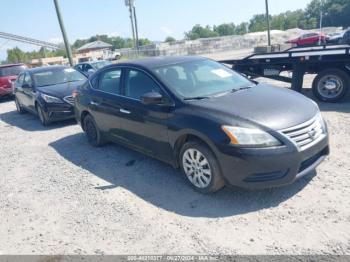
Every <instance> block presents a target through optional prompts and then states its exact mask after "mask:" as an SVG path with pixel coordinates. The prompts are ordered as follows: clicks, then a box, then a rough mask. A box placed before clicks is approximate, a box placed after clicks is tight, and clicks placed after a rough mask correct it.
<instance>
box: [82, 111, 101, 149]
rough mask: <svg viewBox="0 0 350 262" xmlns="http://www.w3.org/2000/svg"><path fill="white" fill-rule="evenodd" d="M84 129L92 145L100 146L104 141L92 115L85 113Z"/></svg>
mask: <svg viewBox="0 0 350 262" xmlns="http://www.w3.org/2000/svg"><path fill="white" fill-rule="evenodd" d="M83 123H84V131H85V134H86V137H87V139H88V141H89V143H90V144H91V145H92V146H94V147H101V146H103V145H104V144H105V143H106V142H105V140H104V139H103V137H102V134H101V132H100V130H99V129H98V127H97V125H96V122H95V120H94V119H93V118H92V116H90V115H87V116H86V117H85V118H84V120H83Z"/></svg>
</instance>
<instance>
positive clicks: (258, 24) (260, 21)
mask: <svg viewBox="0 0 350 262" xmlns="http://www.w3.org/2000/svg"><path fill="white" fill-rule="evenodd" d="M265 30H267V23H266V15H265V14H260V15H254V16H253V18H252V19H250V23H249V31H250V32H260V31H265Z"/></svg>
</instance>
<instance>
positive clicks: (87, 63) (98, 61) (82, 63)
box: [76, 60, 108, 66]
mask: <svg viewBox="0 0 350 262" xmlns="http://www.w3.org/2000/svg"><path fill="white" fill-rule="evenodd" d="M100 62H108V61H107V60H96V61H87V62H81V63H78V64H76V66H77V65H89V64H93V63H100Z"/></svg>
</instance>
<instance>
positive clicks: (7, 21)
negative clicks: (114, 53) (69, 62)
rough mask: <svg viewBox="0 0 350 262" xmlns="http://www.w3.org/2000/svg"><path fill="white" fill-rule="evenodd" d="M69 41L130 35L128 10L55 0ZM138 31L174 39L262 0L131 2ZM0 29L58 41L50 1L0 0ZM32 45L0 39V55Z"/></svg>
mask: <svg viewBox="0 0 350 262" xmlns="http://www.w3.org/2000/svg"><path fill="white" fill-rule="evenodd" d="M309 1H310V0H293V1H286V0H283V1H281V0H269V2H270V12H271V14H277V13H280V12H284V11H287V10H295V9H298V8H305V7H306V5H307V3H308V2H309ZM59 2H60V5H61V10H62V14H63V17H64V20H65V25H66V29H67V33H68V37H69V40H70V42H71V43H73V42H74V41H75V40H76V39H78V38H87V37H89V36H91V35H95V34H109V35H120V36H122V37H130V36H131V29H130V23H129V15H128V10H127V8H126V7H125V5H124V0H59ZM136 8H137V14H138V20H139V34H140V36H141V37H147V38H149V39H151V40H157V41H159V40H164V39H165V37H166V36H168V35H172V36H174V37H175V38H177V39H181V38H183V36H184V32H185V31H188V30H189V29H191V27H192V26H193V25H195V24H202V25H207V24H209V25H214V24H220V23H224V22H234V23H236V24H237V23H240V22H243V21H248V20H249V19H250V18H251V17H252V15H254V14H257V13H263V12H264V10H265V9H264V8H265V1H264V0H246V1H241V0H136ZM0 10H1V18H0V31H2V32H7V33H12V34H18V35H22V36H28V37H32V38H35V39H39V40H45V41H53V42H57V41H59V40H60V39H61V38H62V37H61V34H60V29H59V25H58V22H57V17H56V13H55V9H54V4H53V0H1V1H0ZM14 46H19V47H20V48H22V49H24V50H32V49H33V48H35V47H33V46H30V45H27V44H19V43H16V42H7V41H6V40H4V39H0V59H4V58H6V49H7V48H10V47H14Z"/></svg>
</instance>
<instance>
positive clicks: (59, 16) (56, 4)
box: [53, 0, 74, 66]
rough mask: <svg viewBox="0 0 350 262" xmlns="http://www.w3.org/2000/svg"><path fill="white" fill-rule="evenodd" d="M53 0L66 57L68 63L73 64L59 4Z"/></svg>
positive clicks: (56, 0)
mask: <svg viewBox="0 0 350 262" xmlns="http://www.w3.org/2000/svg"><path fill="white" fill-rule="evenodd" d="M53 2H54V4H55V8H56V13H57V18H58V22H59V24H60V27H61V32H62V36H63V40H64V45H65V46H66V52H67V57H68V60H69V64H70V66H73V65H74V63H73V56H72V50H71V48H70V45H69V41H68V37H67V33H66V29H65V28H64V23H63V19H62V16H61V10H60V6H59V5H58V0H53Z"/></svg>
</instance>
